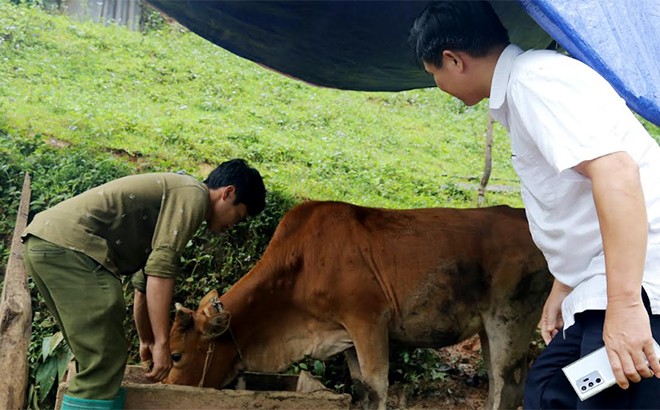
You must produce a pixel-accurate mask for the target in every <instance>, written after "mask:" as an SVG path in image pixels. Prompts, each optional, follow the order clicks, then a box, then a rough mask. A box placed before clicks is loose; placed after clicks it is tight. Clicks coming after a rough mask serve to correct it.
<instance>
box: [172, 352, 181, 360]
mask: <svg viewBox="0 0 660 410" xmlns="http://www.w3.org/2000/svg"><path fill="white" fill-rule="evenodd" d="M179 360H181V353H172V361H173V362H178V361H179Z"/></svg>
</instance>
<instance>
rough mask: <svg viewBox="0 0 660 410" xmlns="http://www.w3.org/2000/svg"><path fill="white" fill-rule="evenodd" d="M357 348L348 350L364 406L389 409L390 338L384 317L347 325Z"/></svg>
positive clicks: (354, 381)
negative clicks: (387, 406) (387, 407)
mask: <svg viewBox="0 0 660 410" xmlns="http://www.w3.org/2000/svg"><path fill="white" fill-rule="evenodd" d="M346 330H348V333H349V334H350V335H351V339H353V343H354V345H355V348H354V349H349V350H347V351H346V359H347V362H348V366H349V370H350V371H351V378H353V383H354V384H355V388H356V389H355V390H356V392H357V394H358V396H361V397H360V399H361V401H362V405H363V408H365V409H378V410H385V408H386V403H387V387H388V380H387V373H388V370H389V341H388V334H387V322H386V320H385V319H384V318H382V319H379V320H375V321H371V322H365V321H355V322H354V323H351V324H347V326H346Z"/></svg>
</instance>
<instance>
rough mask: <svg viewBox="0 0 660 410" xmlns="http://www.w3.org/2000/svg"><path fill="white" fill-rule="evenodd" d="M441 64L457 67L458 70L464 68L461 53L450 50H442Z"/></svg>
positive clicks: (460, 70)
mask: <svg viewBox="0 0 660 410" xmlns="http://www.w3.org/2000/svg"><path fill="white" fill-rule="evenodd" d="M442 57H443V62H442V63H443V65H448V66H449V67H451V68H452V69H458V71H459V72H462V71H463V70H465V61H464V58H463V53H459V52H456V51H452V50H444V51H443V52H442Z"/></svg>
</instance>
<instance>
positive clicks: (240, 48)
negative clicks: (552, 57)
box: [148, 0, 660, 126]
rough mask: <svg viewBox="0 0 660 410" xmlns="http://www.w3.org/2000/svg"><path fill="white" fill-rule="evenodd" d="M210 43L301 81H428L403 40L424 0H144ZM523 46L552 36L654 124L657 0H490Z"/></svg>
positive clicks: (659, 86) (659, 63)
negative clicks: (594, 70) (595, 71)
mask: <svg viewBox="0 0 660 410" xmlns="http://www.w3.org/2000/svg"><path fill="white" fill-rule="evenodd" d="M148 1H149V3H150V4H152V5H153V6H154V7H156V8H158V9H160V10H162V11H163V12H164V13H166V14H167V15H169V16H170V17H172V18H173V19H175V20H177V21H178V22H179V23H181V24H182V25H184V26H185V27H187V28H188V29H190V30H191V31H193V32H195V33H197V34H199V35H200V36H202V37H204V38H206V39H208V40H209V41H211V42H213V43H215V44H217V45H219V46H221V47H223V48H225V49H227V50H229V51H231V52H232V53H235V54H237V55H239V56H241V57H244V58H247V59H249V60H252V61H254V62H257V63H259V64H261V65H263V66H266V67H268V68H271V69H273V70H276V71H279V72H281V73H283V74H286V75H289V76H291V77H295V78H298V79H300V80H303V81H306V82H309V83H312V84H316V85H320V86H325V87H333V88H340V89H350V90H359V91H400V90H407V89H413V88H423V87H432V86H434V84H433V80H432V78H431V77H430V76H428V75H427V74H426V73H424V71H423V70H422V69H421V68H420V65H419V62H417V61H415V58H414V55H413V52H412V50H411V49H410V48H409V47H408V45H407V43H406V40H407V36H408V31H409V29H410V26H411V25H412V22H413V21H414V19H415V17H416V16H417V15H418V14H419V13H420V11H421V10H422V9H423V8H424V7H425V5H426V2H424V1H221V0H148ZM491 4H492V5H493V8H494V9H495V11H496V12H497V14H498V15H499V16H500V19H501V20H502V22H503V23H504V25H505V27H506V28H507V29H508V31H509V36H510V38H511V41H512V42H514V43H517V44H518V45H520V46H521V47H522V48H523V49H529V48H546V47H548V46H549V45H551V43H552V40H553V39H554V40H556V42H557V43H558V44H559V45H560V46H561V47H563V48H564V49H566V50H567V51H568V52H569V53H570V54H571V55H573V56H574V57H576V58H578V59H580V60H581V61H584V62H585V63H587V64H589V65H590V66H591V67H593V68H594V69H596V70H597V71H598V72H599V73H601V75H603V76H604V77H605V78H606V79H607V80H608V81H609V82H610V83H611V84H612V85H613V86H614V87H615V88H616V90H617V91H618V92H619V93H620V94H621V95H622V96H623V97H624V98H625V99H626V101H627V102H628V105H629V106H630V107H631V108H632V109H633V110H635V111H637V112H638V113H639V114H641V115H642V116H643V117H645V118H647V119H648V120H650V121H651V122H653V123H655V124H656V125H659V126H660V69H659V67H660V41H659V40H660V1H658V0H518V1H502V0H493V1H491Z"/></svg>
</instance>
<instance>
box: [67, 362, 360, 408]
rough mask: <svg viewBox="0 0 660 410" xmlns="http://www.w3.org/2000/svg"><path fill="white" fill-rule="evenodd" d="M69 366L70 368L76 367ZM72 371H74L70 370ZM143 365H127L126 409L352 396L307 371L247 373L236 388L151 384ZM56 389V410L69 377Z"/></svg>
mask: <svg viewBox="0 0 660 410" xmlns="http://www.w3.org/2000/svg"><path fill="white" fill-rule="evenodd" d="M73 368H74V367H73V366H69V369H70V370H71V369H73ZM69 373H71V372H69ZM143 375H144V370H143V369H142V368H141V367H140V366H127V367H126V372H125V373H124V381H123V383H122V387H124V388H126V405H125V406H124V408H125V409H126V410H133V409H135V410H136V409H144V410H149V409H199V410H207V409H256V408H258V409H260V410H267V409H279V410H282V409H293V410H303V409H309V410H320V409H346V410H348V409H349V407H350V404H351V396H350V395H348V394H337V393H334V392H332V391H330V390H328V389H326V388H325V387H324V386H323V384H321V382H319V381H318V380H316V379H315V378H313V377H312V376H311V375H310V374H309V373H307V372H301V374H300V375H284V374H267V373H245V374H244V375H243V376H241V377H240V378H239V380H238V382H237V386H238V387H237V389H236V390H218V389H214V388H210V387H190V386H175V385H169V384H152V383H151V382H150V381H149V380H147V379H146V378H144V376H143ZM69 379H70V378H69V377H67V381H65V382H63V383H60V385H59V388H58V389H57V402H56V404H55V410H60V408H61V406H62V397H64V394H65V393H66V391H67V388H68V387H69V381H68V380H69Z"/></svg>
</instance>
